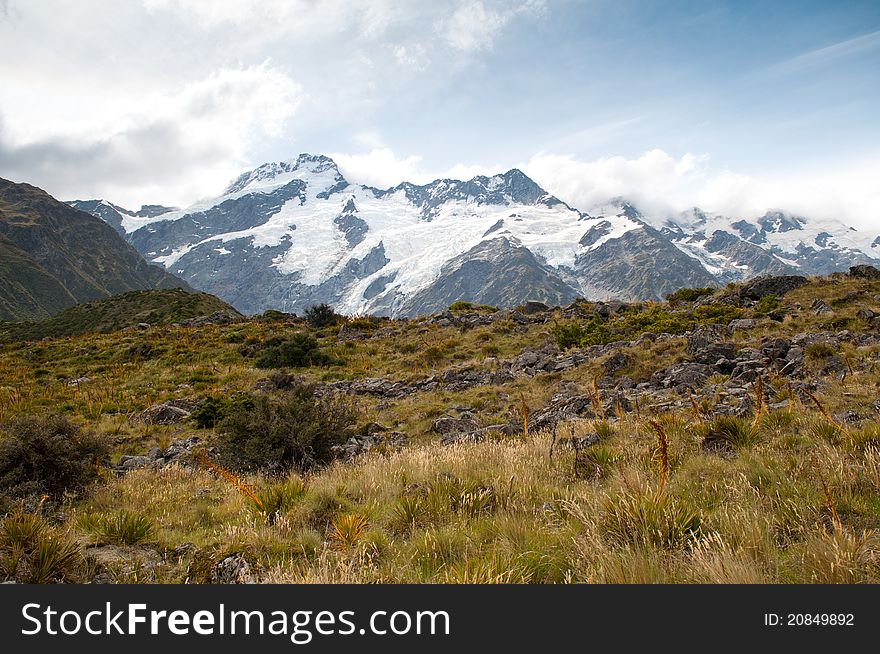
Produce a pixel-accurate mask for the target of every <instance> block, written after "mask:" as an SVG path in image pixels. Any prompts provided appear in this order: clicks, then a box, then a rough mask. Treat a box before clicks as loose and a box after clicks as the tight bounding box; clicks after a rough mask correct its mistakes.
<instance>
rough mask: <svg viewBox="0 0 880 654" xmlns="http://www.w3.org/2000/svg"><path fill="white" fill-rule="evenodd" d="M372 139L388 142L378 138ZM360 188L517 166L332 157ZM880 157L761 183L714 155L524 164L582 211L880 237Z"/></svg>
mask: <svg viewBox="0 0 880 654" xmlns="http://www.w3.org/2000/svg"><path fill="white" fill-rule="evenodd" d="M370 137H371V138H372V139H374V140H375V141H376V142H378V143H381V139H380V137H379V136H378V134H376V133H371V134H370ZM331 156H332V157H333V159H334V160H335V161H336V162H337V164H338V165H339V168H340V171H341V172H342V174H343V175H344V176H345V177H346V179H348V180H349V181H350V182H353V183H360V184H368V185H370V186H376V187H378V188H390V187H393V186H396V185H397V184H399V183H401V182H403V181H408V182H413V183H416V184H426V183H428V182H430V181H433V180H435V179H444V178H450V179H462V180H467V179H471V178H472V177H474V176H476V175H494V174H496V173H500V172H504V171H505V170H507V169H508V168H510V167H511V166H504V165H483V164H464V163H459V164H455V165H454V166H452V167H450V168H446V169H432V168H430V167H428V166H426V164H425V161H424V158H423V157H421V156H419V155H417V154H411V155H407V156H398V155H397V154H395V153H394V151H393V150H392V149H390V148H388V147H386V146H384V145H382V146H381V147H374V148H372V149H371V150H369V151H367V152H363V153H358V154H345V153H335V154H333V155H331ZM878 162H880V157H874V158H867V159H865V160H863V161H855V162H852V163H851V165H849V166H844V167H835V168H834V169H822V168H812V169H802V170H799V171H792V172H790V173H788V174H787V175H785V176H780V175H766V176H761V177H756V176H753V175H748V174H744V173H740V172H735V171H731V170H727V169H716V168H714V167H713V166H712V160H711V158H710V157H709V156H708V155H706V154H692V153H685V154H683V155H681V156H679V157H676V156H673V155H671V154H669V153H668V152H665V151H663V150H660V149H653V150H648V151H647V152H644V153H643V154H641V155H639V156H637V157H634V158H627V157H623V156H616V157H606V158H601V159H596V160H589V161H583V160H579V159H577V158H576V157H574V156H571V155H561V154H551V153H545V152H540V153H537V154H535V155H534V156H532V157H531V158H530V159H528V160H527V161H525V162H522V163H519V164H517V165H516V166H515V167H517V168H520V169H521V170H523V172H525V173H526V174H527V175H529V176H530V177H532V178H533V179H534V180H535V181H536V182H537V183H538V184H540V185H541V186H542V187H543V188H544V189H545V190H547V191H548V192H550V193H552V194H553V195H555V196H557V197H558V198H560V199H561V200H563V201H565V202H567V203H568V204H570V205H571V206H573V207H576V208H578V209H581V210H582V211H590V210H591V209H596V208H598V207H601V206H602V205H603V204H605V203H607V202H608V201H609V200H611V199H613V198H616V197H623V198H626V199H628V200H629V201H631V202H633V203H634V204H636V205H637V206H638V207H639V208H640V209H641V210H642V211H645V212H646V213H647V215H649V216H654V217H665V216H667V215H670V214H672V213H675V212H678V211H682V210H684V209H688V208H690V207H694V206H698V207H700V208H702V209H704V210H706V211H709V212H713V213H720V214H724V215H728V216H743V217H754V216H759V215H762V214H763V213H765V212H766V211H769V210H771V209H784V210H786V211H790V212H792V213H796V214H801V215H804V216H808V217H811V218H831V219H836V220H841V221H843V222H844V223H845V224H850V225H854V226H857V227H860V228H862V229H865V230H867V231H869V232H871V233H880V228H878V225H880V220H878V219H877V213H878V212H877V210H876V207H878V206H880V189H878V187H877V185H876V184H875V183H874V181H875V180H876V179H878V178H880V163H878Z"/></svg>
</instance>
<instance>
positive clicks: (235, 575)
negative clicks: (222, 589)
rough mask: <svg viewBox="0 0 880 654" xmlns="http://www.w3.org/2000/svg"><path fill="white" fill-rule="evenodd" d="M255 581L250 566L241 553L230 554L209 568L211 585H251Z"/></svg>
mask: <svg viewBox="0 0 880 654" xmlns="http://www.w3.org/2000/svg"><path fill="white" fill-rule="evenodd" d="M255 581H256V580H255V578H254V575H253V573H251V566H250V564H249V563H248V562H247V559H245V558H244V555H243V554H241V553H238V554H230V555H229V556H227V557H226V558H224V559H221V560H220V561H218V562H217V563H216V564H215V565H214V567H213V568H211V583H212V584H252V583H254V582H255Z"/></svg>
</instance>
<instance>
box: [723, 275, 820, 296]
mask: <svg viewBox="0 0 880 654" xmlns="http://www.w3.org/2000/svg"><path fill="white" fill-rule="evenodd" d="M806 283H807V278H806V277H801V276H800V275H779V276H775V277H757V278H756V279H753V280H751V281H748V282H746V283H745V284H743V286H742V287H741V288H740V289H739V297H740V298H742V299H744V300H754V301H757V300H760V299H761V298H762V297H764V296H766V295H775V296H777V297H782V296H783V295H785V294H786V293H790V292H791V291H793V290H795V289H797V288H800V287H801V286H803V285H804V284H806Z"/></svg>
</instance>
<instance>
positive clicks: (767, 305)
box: [753, 294, 779, 316]
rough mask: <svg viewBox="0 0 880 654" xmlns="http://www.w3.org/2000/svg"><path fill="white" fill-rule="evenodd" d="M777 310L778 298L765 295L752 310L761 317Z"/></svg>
mask: <svg viewBox="0 0 880 654" xmlns="http://www.w3.org/2000/svg"><path fill="white" fill-rule="evenodd" d="M778 308H779V298H778V297H776V296H775V295H772V294H771V295H765V296H764V297H762V298H761V299H760V300H758V301H757V302H756V303H755V306H754V307H753V310H754V312H755V313H757V314H760V315H762V316H764V315H767V314H768V313H773V312H774V311H776V310H777V309H778Z"/></svg>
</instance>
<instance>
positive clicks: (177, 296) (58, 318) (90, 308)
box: [0, 288, 240, 341]
mask: <svg viewBox="0 0 880 654" xmlns="http://www.w3.org/2000/svg"><path fill="white" fill-rule="evenodd" d="M217 312H227V313H228V314H229V315H235V316H237V315H240V314H238V312H237V311H235V309H233V308H232V307H230V306H229V305H228V304H226V303H225V302H223V301H222V300H220V299H219V298H216V297H214V296H213V295H209V294H208V293H190V292H188V291H185V290H183V289H180V288H173V289H160V290H152V291H129V292H128V293H123V294H121V295H114V296H112V297H109V298H107V299H104V300H95V301H94V302H87V303H85V304H77V305H76V306H73V307H71V308H69V309H65V310H64V311H62V312H61V313H58V314H56V315H54V316H52V317H51V318H47V319H46V320H41V321H36V322H5V323H3V322H0V341H4V340H5V341H11V340H39V339H41V338H47V337H53V338H54V337H62V336H78V335H80V334H87V333H90V332H104V333H106V332H114V331H119V330H121V329H125V328H127V327H135V326H137V325H139V324H142V323H146V324H149V325H151V326H157V325H170V324H172V323H176V322H181V321H183V320H188V319H191V318H198V317H200V316H210V315H211V314H214V313H217Z"/></svg>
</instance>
